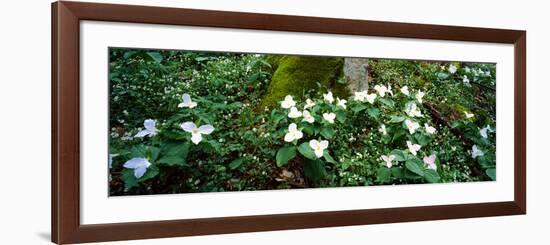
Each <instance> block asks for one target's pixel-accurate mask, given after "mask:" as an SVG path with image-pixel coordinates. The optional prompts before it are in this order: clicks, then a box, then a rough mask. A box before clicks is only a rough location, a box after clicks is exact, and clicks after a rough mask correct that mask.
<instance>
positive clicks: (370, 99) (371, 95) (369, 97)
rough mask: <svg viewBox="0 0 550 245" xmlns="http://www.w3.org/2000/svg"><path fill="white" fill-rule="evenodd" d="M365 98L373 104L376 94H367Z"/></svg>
mask: <svg viewBox="0 0 550 245" xmlns="http://www.w3.org/2000/svg"><path fill="white" fill-rule="evenodd" d="M365 98H366V99H367V101H368V102H369V103H371V104H374V99H376V94H367V95H366V96H365Z"/></svg>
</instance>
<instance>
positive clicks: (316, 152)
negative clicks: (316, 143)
mask: <svg viewBox="0 0 550 245" xmlns="http://www.w3.org/2000/svg"><path fill="white" fill-rule="evenodd" d="M314 152H315V156H316V157H317V158H321V157H322V156H323V150H315V151H314Z"/></svg>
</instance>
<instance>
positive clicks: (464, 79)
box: [462, 75, 471, 86]
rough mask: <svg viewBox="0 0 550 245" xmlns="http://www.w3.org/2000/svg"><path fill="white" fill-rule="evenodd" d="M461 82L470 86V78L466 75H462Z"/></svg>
mask: <svg viewBox="0 0 550 245" xmlns="http://www.w3.org/2000/svg"><path fill="white" fill-rule="evenodd" d="M462 82H463V83H464V85H466V86H471V85H470V79H468V77H467V76H466V75H464V76H462Z"/></svg>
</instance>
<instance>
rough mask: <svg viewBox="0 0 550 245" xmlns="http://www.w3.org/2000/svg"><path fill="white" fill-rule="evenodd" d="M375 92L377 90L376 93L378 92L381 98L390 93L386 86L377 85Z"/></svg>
mask: <svg viewBox="0 0 550 245" xmlns="http://www.w3.org/2000/svg"><path fill="white" fill-rule="evenodd" d="M374 90H376V92H378V94H379V95H380V97H384V95H386V92H387V91H388V88H386V86H384V85H378V84H377V85H376V86H374Z"/></svg>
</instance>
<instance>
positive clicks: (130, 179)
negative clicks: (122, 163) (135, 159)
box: [120, 168, 138, 190]
mask: <svg viewBox="0 0 550 245" xmlns="http://www.w3.org/2000/svg"><path fill="white" fill-rule="evenodd" d="M120 179H122V181H123V182H124V189H125V190H130V189H131V188H132V187H134V186H137V184H138V180H137V179H136V176H134V170H133V169H128V168H126V169H124V170H122V174H121V175H120Z"/></svg>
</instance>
